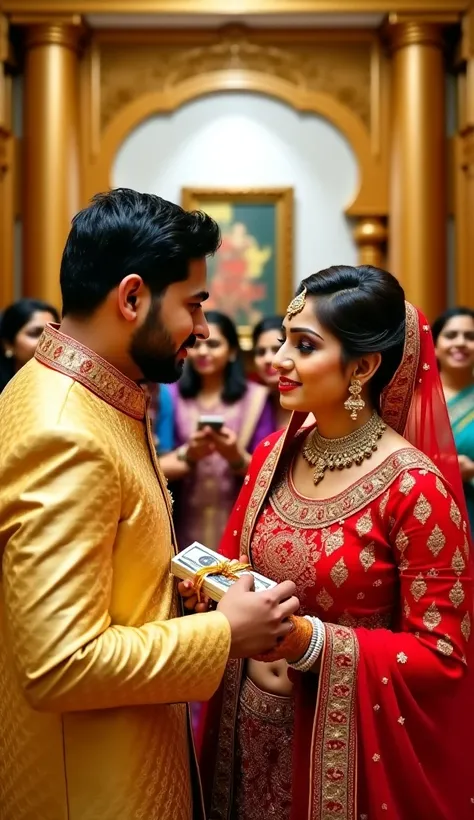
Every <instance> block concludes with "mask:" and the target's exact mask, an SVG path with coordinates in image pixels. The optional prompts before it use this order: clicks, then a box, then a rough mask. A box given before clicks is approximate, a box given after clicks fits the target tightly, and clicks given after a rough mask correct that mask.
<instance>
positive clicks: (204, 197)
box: [182, 188, 293, 350]
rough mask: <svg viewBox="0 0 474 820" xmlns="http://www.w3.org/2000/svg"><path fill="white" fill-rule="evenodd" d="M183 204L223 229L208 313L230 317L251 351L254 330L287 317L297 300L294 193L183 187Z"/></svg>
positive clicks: (211, 271)
mask: <svg viewBox="0 0 474 820" xmlns="http://www.w3.org/2000/svg"><path fill="white" fill-rule="evenodd" d="M182 202H183V207H184V208H185V209H186V210H201V211H205V212H206V213H208V214H209V215H210V216H212V217H213V218H214V219H215V220H216V222H218V224H219V226H220V229H221V232H222V245H221V247H220V248H219V250H218V251H217V253H216V255H215V257H213V258H212V259H209V262H208V271H209V283H210V284H209V290H210V294H211V298H210V299H209V302H206V309H208V310H220V311H221V312H222V313H227V315H229V316H231V318H232V319H233V320H234V321H235V323H236V324H237V327H238V329H239V335H240V339H241V342H242V347H243V349H244V350H249V349H250V348H251V334H252V328H253V326H254V325H255V324H256V323H257V322H258V321H260V319H262V318H263V317H264V316H269V315H273V314H275V313H284V312H285V310H286V308H287V306H288V305H289V303H290V301H291V299H292V296H293V241H292V240H293V189H292V188H261V189H260V188H249V189H233V188H225V189H221V188H183V191H182Z"/></svg>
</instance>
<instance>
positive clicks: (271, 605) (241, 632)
mask: <svg viewBox="0 0 474 820" xmlns="http://www.w3.org/2000/svg"><path fill="white" fill-rule="evenodd" d="M253 585H254V581H253V578H252V576H251V575H250V574H248V575H247V574H245V575H242V577H241V578H239V580H238V581H236V582H235V584H233V585H232V586H231V587H230V589H229V591H228V592H226V594H225V595H224V597H223V598H222V600H221V601H220V602H219V604H218V606H217V609H218V611H219V612H222V614H223V615H225V616H226V618H227V620H228V621H229V624H230V629H231V647H230V657H231V658H251V657H253V656H254V655H260V654H262V653H264V652H268V651H269V650H270V649H273V648H274V647H275V646H276V645H277V643H279V641H281V640H282V639H283V638H284V637H285V636H286V635H288V633H289V632H291V630H292V628H293V627H292V624H291V623H290V622H289V621H288V618H289V616H290V615H294V614H295V613H296V612H297V611H298V609H299V606H300V602H299V601H298V598H296V596H295V592H296V586H295V584H294V583H293V581H283V583H282V584H278V585H277V586H276V587H274V588H273V589H271V590H268V591H266V592H253Z"/></svg>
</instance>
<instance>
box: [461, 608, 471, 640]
mask: <svg viewBox="0 0 474 820" xmlns="http://www.w3.org/2000/svg"><path fill="white" fill-rule="evenodd" d="M461 632H462V634H463V636H464V640H465V641H468V640H469V638H470V637H471V619H470V617H469V612H466V614H465V616H464V618H463V619H462V621H461Z"/></svg>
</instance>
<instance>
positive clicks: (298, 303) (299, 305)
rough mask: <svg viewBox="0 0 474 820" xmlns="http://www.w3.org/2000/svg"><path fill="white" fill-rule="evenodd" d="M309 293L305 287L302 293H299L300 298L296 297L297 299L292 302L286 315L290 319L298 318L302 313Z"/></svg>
mask: <svg viewBox="0 0 474 820" xmlns="http://www.w3.org/2000/svg"><path fill="white" fill-rule="evenodd" d="M307 293H308V291H307V290H306V288H305V287H303V290H302V291H301V293H298V296H295V298H294V299H293V300H292V301H291V302H290V304H289V305H288V307H287V309H286V315H287V316H288V319H292V318H293V316H296V315H297V314H298V313H301V311H302V310H303V308H304V306H305V304H306V294H307Z"/></svg>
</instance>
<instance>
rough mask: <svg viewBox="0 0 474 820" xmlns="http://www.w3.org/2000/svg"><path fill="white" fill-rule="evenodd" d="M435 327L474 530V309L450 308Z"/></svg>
mask: <svg viewBox="0 0 474 820" xmlns="http://www.w3.org/2000/svg"><path fill="white" fill-rule="evenodd" d="M432 330H433V338H434V342H435V345H436V356H437V359H438V364H439V369H440V375H441V381H442V384H443V390H444V395H445V398H446V402H447V405H448V411H449V416H450V419H451V425H452V428H453V434H454V440H455V442H456V448H457V451H458V458H459V467H460V469H461V475H462V478H463V482H464V492H465V495H466V502H467V509H468V513H469V520H470V524H471V531H472V532H474V310H471V309H470V308H463V307H454V308H450V309H449V310H447V311H445V313H443V314H442V315H441V316H439V317H438V318H437V319H436V321H435V322H434V324H433V328H432Z"/></svg>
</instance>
